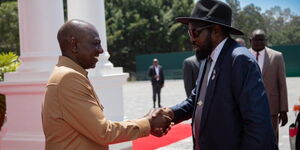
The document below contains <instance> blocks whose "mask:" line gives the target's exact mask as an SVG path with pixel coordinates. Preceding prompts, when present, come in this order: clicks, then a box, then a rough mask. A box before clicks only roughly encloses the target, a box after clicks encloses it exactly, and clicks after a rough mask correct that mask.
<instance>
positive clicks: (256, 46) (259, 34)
mask: <svg viewBox="0 0 300 150" xmlns="http://www.w3.org/2000/svg"><path fill="white" fill-rule="evenodd" d="M266 40H267V39H266V33H265V31H263V30H261V29H256V30H254V31H253V32H252V37H251V38H250V43H251V47H252V49H253V50H254V51H257V52H258V51H261V50H264V49H265V47H266Z"/></svg>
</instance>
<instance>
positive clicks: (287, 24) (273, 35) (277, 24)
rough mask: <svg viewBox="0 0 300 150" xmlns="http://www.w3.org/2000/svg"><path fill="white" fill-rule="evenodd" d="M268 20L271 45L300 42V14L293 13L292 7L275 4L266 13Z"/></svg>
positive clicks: (265, 17) (265, 18)
mask: <svg viewBox="0 0 300 150" xmlns="http://www.w3.org/2000/svg"><path fill="white" fill-rule="evenodd" d="M263 16H264V20H265V21H266V24H267V25H268V26H267V29H266V30H267V33H268V41H269V45H292V44H300V38H299V37H300V30H299V29H300V20H299V18H300V17H299V16H294V15H292V12H291V10H290V9H288V8H287V9H283V10H282V9H281V8H280V7H279V6H275V7H273V8H271V9H269V10H267V11H266V12H265V13H264V14H263Z"/></svg>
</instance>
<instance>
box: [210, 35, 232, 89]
mask: <svg viewBox="0 0 300 150" xmlns="http://www.w3.org/2000/svg"><path fill="white" fill-rule="evenodd" d="M227 39H228V37H227V38H225V39H224V40H223V41H222V42H221V43H219V45H218V46H217V47H216V48H215V49H214V50H213V51H212V53H211V54H210V58H211V59H212V62H211V65H210V68H209V73H208V80H207V85H208V83H209V79H210V76H211V74H212V71H213V69H211V68H214V67H215V65H216V62H217V60H218V57H219V55H220V53H221V50H222V48H223V46H224V44H225V42H226V41H227Z"/></svg>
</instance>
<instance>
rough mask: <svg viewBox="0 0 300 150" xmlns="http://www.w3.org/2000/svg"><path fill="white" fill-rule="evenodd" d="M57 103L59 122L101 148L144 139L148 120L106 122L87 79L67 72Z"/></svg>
mask: <svg viewBox="0 0 300 150" xmlns="http://www.w3.org/2000/svg"><path fill="white" fill-rule="evenodd" d="M58 90H59V101H60V105H61V109H62V112H63V119H64V120H65V121H66V122H67V123H68V124H69V125H70V126H71V127H73V128H74V129H75V130H76V131H78V132H79V133H81V134H82V135H84V136H86V137H88V138H89V139H91V140H93V141H95V142H96V143H99V144H101V145H108V144H111V143H118V142H123V141H129V140H134V139H136V138H139V137H144V136H148V135H149V133H150V123H149V121H148V119H146V118H142V119H136V120H131V121H123V122H112V121H110V120H107V119H106V118H105V116H104V114H103V111H102V109H101V108H100V106H99V105H98V103H97V99H96V97H94V95H93V91H92V87H91V85H90V83H89V81H88V79H87V78H85V77H84V76H82V75H80V74H76V73H70V74H68V75H66V76H65V77H64V79H63V80H62V81H61V83H60V84H59V88H58Z"/></svg>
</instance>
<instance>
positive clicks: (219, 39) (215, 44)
mask: <svg viewBox="0 0 300 150" xmlns="http://www.w3.org/2000/svg"><path fill="white" fill-rule="evenodd" d="M225 38H227V36H218V37H216V38H215V40H213V49H215V48H216V47H217V46H218V45H219V44H220V43H221V42H222V41H223V40H224V39H225Z"/></svg>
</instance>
